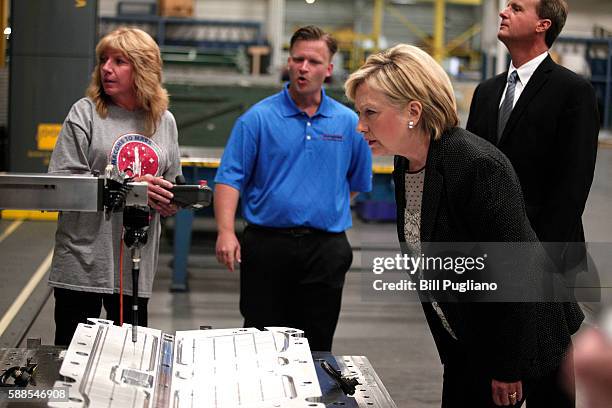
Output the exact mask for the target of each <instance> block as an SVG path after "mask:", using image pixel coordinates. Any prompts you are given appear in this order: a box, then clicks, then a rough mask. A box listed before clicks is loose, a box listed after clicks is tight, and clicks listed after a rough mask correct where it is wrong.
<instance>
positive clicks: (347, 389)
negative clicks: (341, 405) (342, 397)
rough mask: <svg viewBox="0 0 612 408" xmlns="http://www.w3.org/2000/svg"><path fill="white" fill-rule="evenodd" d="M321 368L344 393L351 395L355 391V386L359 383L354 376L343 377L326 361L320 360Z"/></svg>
mask: <svg viewBox="0 0 612 408" xmlns="http://www.w3.org/2000/svg"><path fill="white" fill-rule="evenodd" d="M321 367H323V370H324V371H325V372H326V373H327V374H328V375H329V376H330V377H331V378H332V379H333V380H334V381H335V382H336V384H338V386H340V388H341V389H342V391H343V392H344V394H346V395H353V394H354V393H355V387H357V386H358V385H360V383H359V381H358V380H357V378H355V377H345V376H343V375H342V373H340V371H337V370H336V369H335V368H334V367H332V366H331V364H329V363H328V362H327V361H322V362H321Z"/></svg>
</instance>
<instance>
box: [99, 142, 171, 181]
mask: <svg viewBox="0 0 612 408" xmlns="http://www.w3.org/2000/svg"><path fill="white" fill-rule="evenodd" d="M160 151H161V150H160V148H159V146H158V145H157V144H156V143H155V142H154V141H152V140H151V139H150V138H148V137H146V136H143V135H139V134H137V133H128V134H126V135H122V136H119V138H118V139H117V140H116V141H115V143H114V144H113V148H112V149H111V152H110V163H111V164H112V165H113V166H117V169H118V170H119V172H123V173H126V174H127V175H128V176H129V177H138V176H144V175H145V174H151V175H153V176H157V172H158V170H159V157H160Z"/></svg>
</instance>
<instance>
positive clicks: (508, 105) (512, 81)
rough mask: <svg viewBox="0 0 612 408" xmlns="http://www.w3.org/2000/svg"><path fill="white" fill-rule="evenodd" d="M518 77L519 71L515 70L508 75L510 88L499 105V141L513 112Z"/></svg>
mask: <svg viewBox="0 0 612 408" xmlns="http://www.w3.org/2000/svg"><path fill="white" fill-rule="evenodd" d="M517 79H518V72H516V71H513V72H512V73H511V74H510V76H509V77H508V89H506V96H505V98H504V101H503V102H502V104H501V106H500V107H499V116H498V122H497V141H498V142H499V140H500V139H501V137H502V133H504V128H505V127H506V123H507V122H508V118H509V117H510V114H511V113H512V104H513V103H514V89H515V88H516V80H517Z"/></svg>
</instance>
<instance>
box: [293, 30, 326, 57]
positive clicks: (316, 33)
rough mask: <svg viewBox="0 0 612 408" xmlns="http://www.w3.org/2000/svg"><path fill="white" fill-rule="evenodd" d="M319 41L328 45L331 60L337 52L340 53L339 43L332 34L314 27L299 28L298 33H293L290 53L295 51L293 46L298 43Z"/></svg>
mask: <svg viewBox="0 0 612 408" xmlns="http://www.w3.org/2000/svg"><path fill="white" fill-rule="evenodd" d="M318 40H323V41H325V44H327V49H328V50H329V58H330V59H331V58H332V57H333V56H334V54H335V53H336V51H338V42H337V41H336V40H335V39H334V37H332V36H331V34H328V33H326V32H325V31H323V30H321V29H320V28H319V27H317V26H313V25H309V26H305V27H301V28H298V29H297V31H296V32H295V33H293V36H291V41H290V43H289V51H291V50H292V49H293V44H295V43H296V42H298V41H318Z"/></svg>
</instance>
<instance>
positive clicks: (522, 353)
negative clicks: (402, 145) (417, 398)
mask: <svg viewBox="0 0 612 408" xmlns="http://www.w3.org/2000/svg"><path fill="white" fill-rule="evenodd" d="M394 167H395V168H394V171H393V178H394V182H395V195H396V202H397V233H398V237H399V240H400V242H405V236H404V210H405V207H406V197H405V189H404V184H405V181H404V177H405V172H406V170H407V169H408V160H407V159H405V158H404V157H400V156H396V157H395V166H394ZM421 241H422V242H424V243H425V242H533V241H537V237H536V235H535V233H534V232H533V230H532V228H531V226H530V224H529V220H528V219H527V215H526V211H525V205H524V200H523V196H522V192H521V187H520V184H519V181H518V178H517V176H516V174H515V172H514V170H513V169H512V166H511V164H510V162H509V161H508V159H507V158H506V157H505V156H504V155H503V154H502V153H501V152H500V151H499V150H498V149H497V148H495V147H494V146H493V145H492V144H490V143H489V142H487V141H486V140H484V139H482V138H479V137H477V136H475V135H474V134H472V133H470V132H468V131H466V130H463V129H460V128H453V129H451V130H449V131H447V132H445V133H444V134H443V135H442V137H441V138H440V140H437V141H434V140H432V141H431V143H430V147H429V153H428V156H427V162H426V168H425V182H424V186H423V201H422V208H421ZM440 306H441V308H442V310H443V311H444V314H445V316H446V318H447V319H448V321H449V323H450V325H451V327H452V328H453V330H454V331H455V333H456V335H457V337H458V341H454V340H453V339H452V338H451V337H450V335H449V334H448V333H447V331H446V330H445V329H444V327H443V326H442V324H441V322H440V319H439V317H438V315H437V314H436V313H435V311H434V310H433V308H432V307H431V304H430V303H423V309H424V311H425V317H426V319H427V321H428V323H429V327H430V329H431V332H432V335H433V337H434V340H435V342H436V346H437V348H438V352H439V354H440V358H441V360H442V362H443V363H444V362H445V361H447V358H448V357H449V352H450V350H451V348H457V347H458V348H459V352H461V353H467V354H468V357H469V358H470V360H471V361H473V362H474V364H476V365H479V366H480V369H482V370H484V372H486V373H488V375H490V376H491V377H492V378H495V379H497V380H500V381H518V380H524V379H526V378H537V377H541V376H543V375H545V374H546V373H548V372H550V371H551V370H552V369H554V368H556V367H558V366H559V364H560V362H561V361H562V359H563V357H564V355H565V353H566V351H567V348H568V345H569V343H570V336H571V334H573V333H574V332H576V330H577V329H578V327H579V326H580V324H581V322H582V320H583V318H584V315H583V314H582V312H581V310H580V308H579V307H578V305H577V304H575V303H567V304H561V303H443V304H441V305H440Z"/></svg>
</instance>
